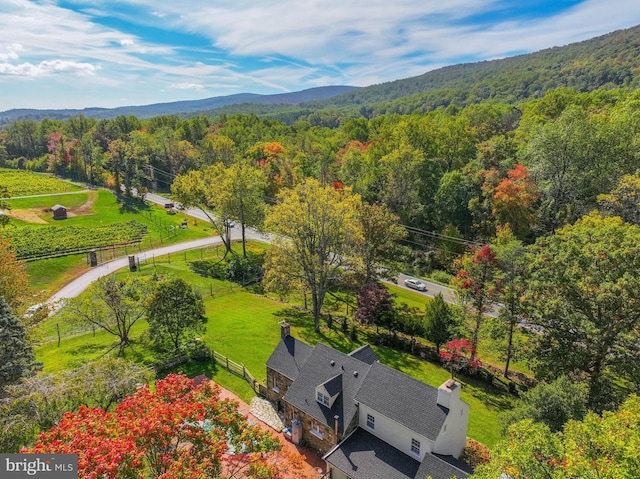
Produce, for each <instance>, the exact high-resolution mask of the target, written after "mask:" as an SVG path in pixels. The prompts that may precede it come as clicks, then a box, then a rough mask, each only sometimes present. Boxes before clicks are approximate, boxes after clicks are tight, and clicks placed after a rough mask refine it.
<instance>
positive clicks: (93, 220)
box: [10, 190, 214, 293]
mask: <svg viewBox="0 0 640 479" xmlns="http://www.w3.org/2000/svg"><path fill="white" fill-rule="evenodd" d="M90 197H91V198H92V201H93V203H92V204H91V206H90V207H87V208H85V209H86V211H83V213H85V214H78V215H77V216H70V217H69V218H67V219H66V220H59V221H55V220H53V219H52V218H51V213H50V212H48V213H45V212H44V210H45V209H46V208H50V207H51V206H53V205H55V204H56V203H61V204H63V205H65V206H66V207H67V208H69V209H73V208H79V207H81V206H83V205H85V204H87V202H88V201H89V199H90ZM10 203H11V206H12V208H13V209H14V210H31V211H33V212H34V213H37V215H38V217H40V218H41V219H42V220H44V221H46V222H47V223H46V224H37V223H27V222H25V221H17V220H12V224H13V225H14V226H15V227H18V228H20V227H27V226H28V227H31V228H46V227H51V226H63V225H64V226H66V225H75V226H80V227H86V228H94V227H96V226H103V225H111V224H115V223H126V222H128V221H131V220H135V221H137V222H139V223H143V224H146V225H147V232H148V234H147V235H145V236H144V237H143V240H142V242H141V243H140V244H139V245H137V246H135V247H133V251H144V250H148V249H152V248H158V247H161V246H164V245H166V244H173V243H179V242H184V241H190V240H193V239H198V238H204V237H206V236H210V235H212V234H214V231H213V229H212V227H211V226H210V225H209V224H208V223H206V222H203V221H197V220H194V219H193V218H191V217H187V216H185V215H182V214H181V213H178V214H176V215H168V214H167V213H166V211H165V209H164V208H162V207H160V206H157V205H149V204H143V203H140V202H138V201H135V200H127V199H125V200H124V202H119V201H118V200H117V198H116V197H115V195H114V194H113V193H111V192H109V191H106V190H98V191H91V192H89V193H86V192H85V193H77V194H72V195H53V196H47V197H38V198H22V199H13V200H10ZM185 219H186V220H187V222H188V229H181V228H178V226H179V225H180V224H181V223H182V222H183V221H184V220H185ZM166 227H172V228H173V229H172V231H174V232H175V235H173V236H171V237H169V233H168V232H167V230H166ZM131 249H132V248H129V249H123V248H121V249H119V250H115V251H109V252H103V253H99V255H100V257H101V259H102V260H104V261H107V260H108V259H111V258H113V257H118V256H123V255H125V254H128V253H130V252H131ZM87 269H89V266H88V265H87V264H86V257H85V255H84V254H81V255H74V256H65V257H58V258H53V259H43V260H38V261H33V262H29V263H28V264H27V272H28V274H29V278H30V280H31V283H32V285H33V287H34V290H35V291H41V290H46V291H48V292H49V293H51V292H54V291H57V290H58V289H60V288H61V287H62V286H64V285H65V284H66V283H67V282H69V281H70V280H71V279H73V278H74V277H76V276H77V275H78V274H79V273H81V272H83V271H85V270H87Z"/></svg>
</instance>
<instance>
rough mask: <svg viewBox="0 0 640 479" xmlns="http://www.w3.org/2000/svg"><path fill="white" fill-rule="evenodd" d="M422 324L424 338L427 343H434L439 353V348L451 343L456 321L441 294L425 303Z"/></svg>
mask: <svg viewBox="0 0 640 479" xmlns="http://www.w3.org/2000/svg"><path fill="white" fill-rule="evenodd" d="M424 322H425V336H426V338H427V339H428V340H429V341H433V342H434V343H435V345H436V349H437V350H438V351H440V346H442V345H443V344H444V343H446V342H447V341H451V340H452V339H453V338H454V336H455V333H456V327H457V321H456V318H455V316H454V314H453V312H452V311H451V308H450V307H449V305H448V304H447V303H446V302H445V301H444V297H443V296H442V294H441V293H438V294H437V295H436V296H435V297H434V298H433V299H432V300H431V301H429V302H428V303H427V305H426V307H425V311H424Z"/></svg>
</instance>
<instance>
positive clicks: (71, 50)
mask: <svg viewBox="0 0 640 479" xmlns="http://www.w3.org/2000/svg"><path fill="white" fill-rule="evenodd" d="M639 23H640V1H638V0H261V1H254V0H206V1H204V0H172V1H167V0H64V1H63V0H39V1H34V0H0V111H3V110H8V109H11V108H84V107H90V106H98V107H115V106H123V105H144V104H150V103H159V102H168V101H176V100H191V99H199V98H207V97H212V96H221V95H231V94H234V93H242V92H251V93H263V94H268V93H282V92H288V91H297V90H303V89H306V88H312V87H317V86H325V85H356V86H367V85H371V84H374V83H380V82H384V81H389V80H395V79H399V78H406V77H410V76H415V75H420V74H422V73H424V72H426V71H429V70H433V69H435V68H439V67H441V66H445V65H451V64H454V63H460V62H469V61H479V60H487V59H494V58H502V57H505V56H511V55H514V54H518V53H524V52H531V51H536V50H540V49H543V48H548V47H552V46H558V45H566V44H568V43H572V42H576V41H580V40H586V39H588V38H591V37H594V36H597V35H601V34H604V33H607V32H610V31H613V30H617V29H620V28H628V27H631V26H634V25H636V24H639Z"/></svg>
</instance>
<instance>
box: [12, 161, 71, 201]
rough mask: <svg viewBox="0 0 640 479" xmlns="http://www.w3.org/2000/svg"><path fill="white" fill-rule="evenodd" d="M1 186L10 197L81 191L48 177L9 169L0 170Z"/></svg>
mask: <svg viewBox="0 0 640 479" xmlns="http://www.w3.org/2000/svg"><path fill="white" fill-rule="evenodd" d="M2 186H4V187H6V188H8V189H9V193H10V195H11V196H27V195H44V194H49V193H63V192H65V191H76V190H81V189H82V188H81V187H79V186H76V185H74V184H71V183H68V182H66V181H62V180H59V179H57V178H55V177H53V176H50V175H46V174H43V173H34V172H31V171H24V170H13V169H9V168H0V187H2ZM54 204H55V203H54ZM52 206H53V205H52Z"/></svg>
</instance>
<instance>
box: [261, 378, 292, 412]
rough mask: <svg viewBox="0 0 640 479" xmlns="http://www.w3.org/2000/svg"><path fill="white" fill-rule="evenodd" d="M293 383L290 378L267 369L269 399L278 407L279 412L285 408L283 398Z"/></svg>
mask: <svg viewBox="0 0 640 479" xmlns="http://www.w3.org/2000/svg"><path fill="white" fill-rule="evenodd" d="M292 382H293V381H292V380H291V379H289V378H288V377H286V376H284V375H282V374H280V373H278V372H276V371H274V370H273V369H271V368H267V397H268V398H269V400H270V401H273V402H274V403H275V404H276V405H277V406H278V410H282V409H283V408H284V399H283V398H284V395H285V394H286V393H287V390H288V389H289V386H291V383H292Z"/></svg>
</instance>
